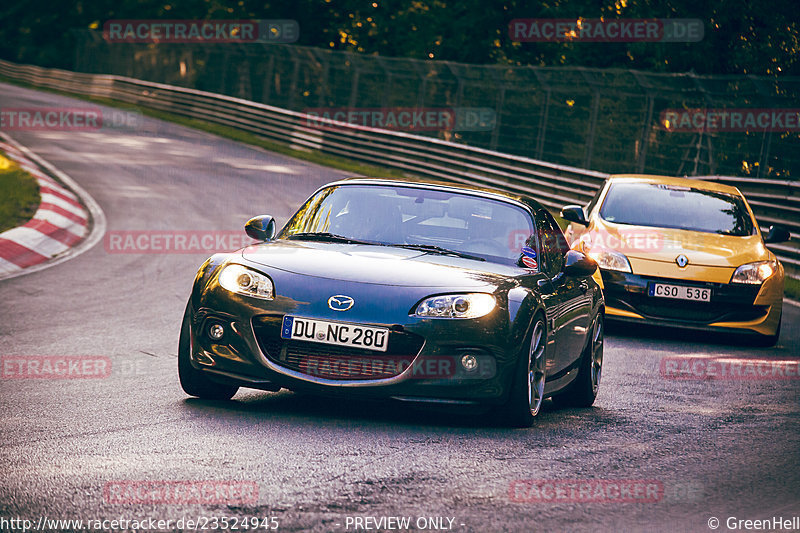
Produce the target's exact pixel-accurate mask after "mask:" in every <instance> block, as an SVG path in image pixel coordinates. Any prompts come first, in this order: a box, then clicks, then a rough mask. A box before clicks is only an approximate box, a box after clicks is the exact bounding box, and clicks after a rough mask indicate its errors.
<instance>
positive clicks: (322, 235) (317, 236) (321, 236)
mask: <svg viewBox="0 0 800 533" xmlns="http://www.w3.org/2000/svg"><path fill="white" fill-rule="evenodd" d="M286 238H287V239H290V240H304V241H330V242H341V243H344V244H378V243H374V242H369V241H361V240H358V239H351V238H350V237H345V236H344V235H337V234H336V233H328V232H327V231H315V232H306V233H295V234H293V235H289V236H288V237H286Z"/></svg>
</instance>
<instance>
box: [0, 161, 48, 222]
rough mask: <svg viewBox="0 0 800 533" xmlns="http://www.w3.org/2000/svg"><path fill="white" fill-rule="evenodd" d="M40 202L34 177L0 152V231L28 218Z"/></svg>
mask: <svg viewBox="0 0 800 533" xmlns="http://www.w3.org/2000/svg"><path fill="white" fill-rule="evenodd" d="M40 202H41V196H40V194H39V184H38V183H37V182H36V178H34V177H33V176H31V175H30V174H28V173H27V172H25V171H24V170H22V169H21V168H20V167H19V166H18V165H17V164H16V163H15V162H13V161H12V160H10V159H8V158H7V157H6V156H5V154H3V153H2V152H0V232H3V231H6V230H7V229H11V228H16V227H17V226H20V225H22V224H24V223H25V222H27V221H28V220H30V219H31V217H32V216H33V214H34V213H36V209H37V208H38V207H39V203H40Z"/></svg>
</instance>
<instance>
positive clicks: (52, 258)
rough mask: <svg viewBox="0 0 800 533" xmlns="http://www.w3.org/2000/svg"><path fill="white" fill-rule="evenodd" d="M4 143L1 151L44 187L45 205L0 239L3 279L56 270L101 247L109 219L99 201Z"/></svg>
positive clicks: (46, 165) (26, 152)
mask: <svg viewBox="0 0 800 533" xmlns="http://www.w3.org/2000/svg"><path fill="white" fill-rule="evenodd" d="M2 137H3V141H5V142H2V141H0V149H1V150H3V151H4V152H5V153H6V155H7V156H8V158H9V159H12V160H13V161H15V162H16V163H17V164H18V165H19V166H20V167H21V168H22V169H23V170H25V171H26V172H28V173H29V174H31V175H32V176H33V177H34V178H36V181H37V182H38V183H39V192H40V194H41V203H40V204H39V208H38V209H37V210H36V213H35V214H34V215H33V218H32V219H31V220H29V221H28V222H27V223H26V224H24V225H22V226H19V227H16V228H13V229H10V230H7V231H5V232H3V233H0V279H5V278H11V277H16V276H18V275H21V274H26V273H28V272H32V271H36V270H41V269H42V268H46V267H49V266H52V265H53V264H56V263H60V262H61V261H63V260H66V259H69V258H71V257H73V256H74V255H77V253H80V252H82V251H85V250H86V249H88V248H89V247H91V246H93V245H94V244H96V243H97V241H99V240H100V238H101V237H102V232H104V231H105V217H104V216H103V212H102V210H100V208H99V206H97V204H96V202H95V201H94V199H92V198H91V197H90V196H89V195H88V194H86V193H85V192H84V191H83V189H81V188H80V187H78V186H77V184H76V183H75V182H74V181H72V179H71V178H69V177H68V176H65V175H64V174H63V173H61V172H59V171H58V170H56V169H55V168H53V167H52V165H50V164H49V163H47V162H46V161H44V160H42V159H41V158H40V157H39V156H37V155H35V154H33V153H32V152H31V151H30V150H28V149H27V148H25V147H24V146H21V145H20V144H19V143H17V142H15V141H14V140H13V139H11V138H10V137H8V136H7V135H3V136H2ZM42 168H45V169H47V170H48V171H49V172H50V173H51V174H52V175H55V176H57V177H58V178H59V179H61V180H62V182H64V183H66V184H67V185H68V186H69V188H67V187H65V186H64V185H62V184H61V183H59V182H58V181H56V180H55V179H53V178H52V177H51V176H50V175H48V174H46V173H45V172H43V171H42ZM65 178H66V179H65ZM70 189H72V190H70ZM76 189H77V190H76ZM87 199H88V201H87ZM98 213H99V216H98ZM93 215H94V216H93ZM98 219H99V220H98ZM98 222H100V225H99V226H98ZM97 230H100V232H99V233H98V231H97ZM90 237H92V238H91V239H90ZM87 241H92V242H87ZM87 245H88V246H87Z"/></svg>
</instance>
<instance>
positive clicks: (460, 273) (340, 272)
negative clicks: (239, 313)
mask: <svg viewBox="0 0 800 533" xmlns="http://www.w3.org/2000/svg"><path fill="white" fill-rule="evenodd" d="M242 256H243V257H244V259H246V260H247V261H251V262H253V263H256V264H259V265H264V266H268V267H270V268H274V269H279V270H283V271H286V272H292V273H295V274H299V275H303V276H313V277H319V278H326V279H333V280H341V281H355V282H362V283H373V284H380V285H394V286H408V287H441V288H459V289H466V290H469V289H476V290H477V289H480V290H482V291H489V292H492V291H493V290H494V289H495V288H496V287H497V286H498V285H499V284H500V283H502V282H503V281H504V280H507V279H508V278H509V277H513V276H518V275H519V274H520V273H523V272H524V271H523V270H522V269H520V268H517V267H514V266H511V265H502V264H498V263H492V262H489V261H476V260H473V259H466V258H461V257H453V256H447V255H439V254H432V253H427V252H421V251H418V250H409V249H405V248H395V247H391V246H373V245H361V244H339V243H327V242H324V243H323V242H300V241H288V240H283V239H280V240H277V241H272V242H268V243H263V244H257V245H253V246H248V247H247V248H244V249H243V250H242Z"/></svg>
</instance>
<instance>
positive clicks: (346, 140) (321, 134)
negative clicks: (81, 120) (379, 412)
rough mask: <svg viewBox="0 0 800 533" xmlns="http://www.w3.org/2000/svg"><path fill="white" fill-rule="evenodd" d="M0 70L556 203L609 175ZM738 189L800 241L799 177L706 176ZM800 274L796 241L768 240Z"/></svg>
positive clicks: (238, 107)
mask: <svg viewBox="0 0 800 533" xmlns="http://www.w3.org/2000/svg"><path fill="white" fill-rule="evenodd" d="M0 76H3V77H6V78H8V79H11V80H15V81H20V82H24V83H27V84H30V85H33V86H37V87H45V88H51V89H57V90H61V91H66V92H72V93H76V94H82V95H91V96H97V97H104V98H111V99H114V100H118V101H122V102H126V103H130V104H136V105H141V106H144V107H148V108H152V109H158V110H162V111H166V112H169V113H173V114H176V115H182V116H185V117H190V118H196V119H202V120H204V121H207V122H213V123H216V124H221V125H224V126H229V127H234V128H237V129H240V130H244V131H248V132H251V133H254V134H256V135H259V136H262V137H265V138H268V139H270V140H272V141H276V142H279V143H282V144H288V145H289V146H291V147H293V148H297V149H301V150H318V151H321V152H325V153H329V154H333V155H337V156H342V157H346V158H349V159H354V160H358V161H363V162H367V163H372V164H376V165H380V166H384V167H390V168H394V169H399V170H401V171H404V172H407V173H408V174H412V175H417V176H422V177H428V178H437V179H443V180H448V181H454V182H458V183H467V184H471V185H479V186H484V187H488V188H495V189H501V190H505V191H510V192H514V193H521V194H526V195H529V196H532V197H533V198H536V199H537V200H538V201H539V202H541V203H542V204H543V205H545V206H547V207H551V208H555V209H558V208H560V207H562V206H563V205H564V204H568V203H578V204H586V203H587V202H588V201H589V199H590V198H591V197H592V196H593V195H594V194H595V193H596V192H597V190H598V189H599V188H600V187H601V186H602V184H603V182H604V180H605V179H606V178H607V177H608V176H609V174H606V173H603V172H596V171H592V170H584V169H580V168H575V167H568V166H563V165H556V164H552V163H547V162H545V161H539V160H535V159H530V158H527V157H522V156H516V155H510V154H504V153H501V152H495V151H491V150H486V149H483V148H477V147H473V146H467V145H464V144H459V143H454V142H449V141H443V140H440V139H433V138H430V137H423V136H419V135H413V134H409V133H404V132H398V131H390V130H381V129H376V128H369V127H364V126H357V125H343V124H338V123H333V122H331V121H326V120H325V119H322V118H319V117H310V116H309V115H306V114H303V113H299V112H296V111H289V110H286V109H281V108H278V107H273V106H269V105H266V104H260V103H256V102H251V101H248V100H243V99H240V98H235V97H232V96H225V95H219V94H213V93H208V92H204V91H198V90H194V89H186V88H182V87H175V86H171V85H164V84H159V83H152V82H147V81H142V80H136V79H132V78H125V77H121V76H111V75H100V74H81V73H76V72H70V71H65V70H58V69H47V68H42V67H36V66H31V65H17V64H15V63H10V62H7V61H2V60H0ZM703 179H709V180H715V181H719V182H722V183H728V184H731V185H735V186H737V187H739V189H740V190H742V192H743V193H744V194H745V195H746V196H747V197H748V201H749V202H750V204H751V206H752V208H753V211H754V212H755V214H756V218H757V219H758V221H759V223H760V225H762V227H767V226H769V225H772V224H776V223H780V224H783V225H785V226H787V227H788V228H789V230H790V231H791V232H792V235H793V238H794V239H800V182H787V181H776V180H766V179H753V178H738V177H728V176H704V177H703ZM770 248H772V249H773V250H774V251H775V253H776V254H777V255H778V256H779V257H780V259H781V261H782V262H783V263H784V265H785V266H786V267H787V270H788V271H789V273H791V274H792V275H794V276H800V247H799V246H798V245H797V243H796V242H790V243H784V244H779V245H770Z"/></svg>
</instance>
